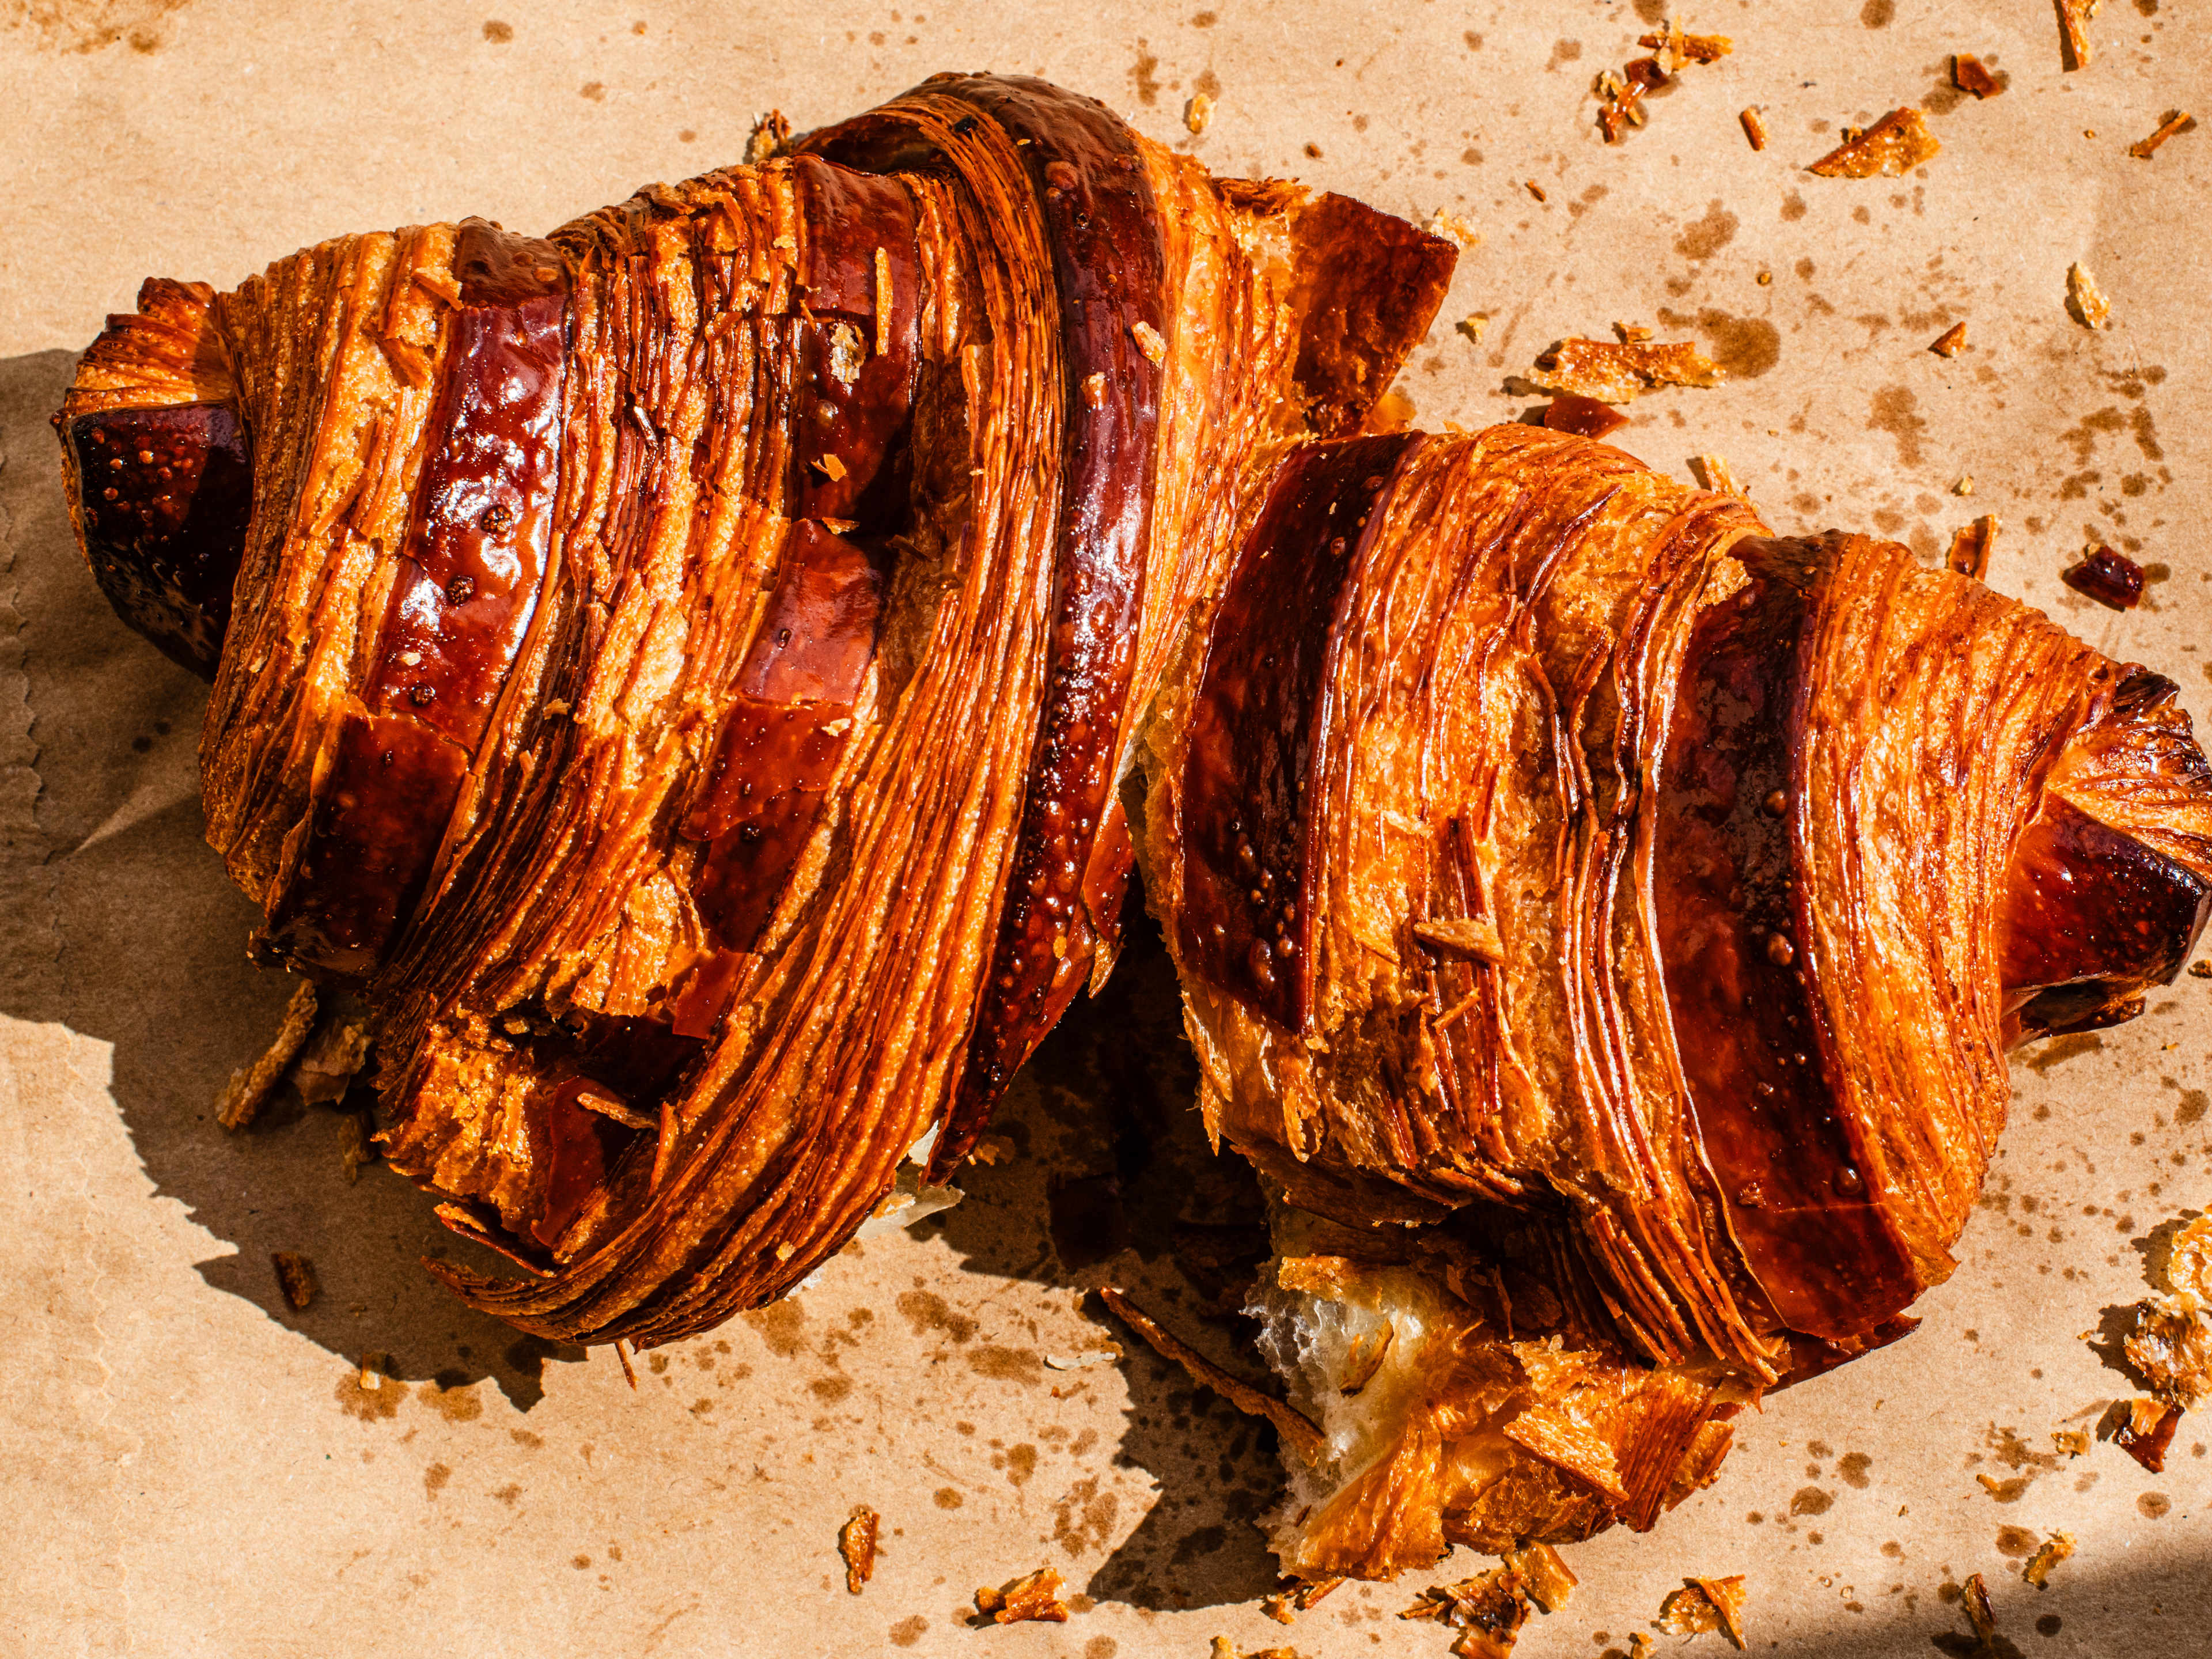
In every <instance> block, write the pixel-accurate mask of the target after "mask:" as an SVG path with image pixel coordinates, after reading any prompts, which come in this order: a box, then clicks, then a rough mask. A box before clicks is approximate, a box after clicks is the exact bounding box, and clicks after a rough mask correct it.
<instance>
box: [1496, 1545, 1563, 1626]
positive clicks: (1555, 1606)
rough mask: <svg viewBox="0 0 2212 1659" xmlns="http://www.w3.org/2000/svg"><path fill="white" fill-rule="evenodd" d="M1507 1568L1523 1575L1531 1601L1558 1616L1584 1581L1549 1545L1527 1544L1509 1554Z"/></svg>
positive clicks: (1523, 1584)
mask: <svg viewBox="0 0 2212 1659" xmlns="http://www.w3.org/2000/svg"><path fill="white" fill-rule="evenodd" d="M1505 1565H1508V1566H1510V1567H1511V1568H1512V1569H1513V1570H1514V1571H1516V1572H1517V1573H1519V1574H1520V1575H1521V1583H1522V1588H1523V1589H1526V1590H1527V1591H1528V1599H1529V1600H1530V1601H1534V1603H1535V1604H1536V1606H1537V1607H1538V1608H1539V1609H1541V1611H1543V1612H1545V1613H1557V1612H1558V1611H1559V1609H1560V1608H1561V1607H1565V1606H1566V1604H1567V1597H1568V1595H1570V1594H1571V1593H1572V1591H1573V1589H1574V1588H1575V1586H1576V1585H1577V1584H1578V1583H1581V1582H1582V1580H1580V1579H1579V1578H1577V1577H1575V1575H1574V1571H1573V1570H1572V1569H1571V1568H1570V1567H1569V1566H1568V1565H1567V1564H1566V1561H1565V1559H1564V1558H1563V1557H1562V1556H1561V1555H1560V1554H1559V1551H1557V1550H1555V1549H1553V1547H1551V1546H1550V1545H1549V1544H1526V1545H1523V1546H1522V1547H1521V1548H1519V1549H1517V1550H1511V1551H1509V1552H1508V1553H1506V1556H1505Z"/></svg>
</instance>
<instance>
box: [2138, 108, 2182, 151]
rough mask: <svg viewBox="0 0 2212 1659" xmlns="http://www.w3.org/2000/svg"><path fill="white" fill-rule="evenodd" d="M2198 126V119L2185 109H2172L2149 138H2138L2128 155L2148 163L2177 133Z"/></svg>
mask: <svg viewBox="0 0 2212 1659" xmlns="http://www.w3.org/2000/svg"><path fill="white" fill-rule="evenodd" d="M2195 125H2197V118H2196V117H2195V116H2193V115H2191V114H2190V112H2188V111H2187V110H2185V109H2170V110H2168V111H2166V119H2165V120H2163V121H2161V122H2160V124H2159V128H2158V131H2156V132H2154V133H2153V134H2151V136H2150V137H2148V138H2138V139H2137V140H2136V142H2135V143H2132V144H2130V145H2129V146H2128V154H2129V155H2132V156H2134V157H2135V158H2136V160H2137V161H2149V160H2150V158H2151V157H2152V156H2154V155H2157V154H2158V147H2159V146H2160V144H2162V143H2165V142H2166V140H2167V139H2169V138H2171V137H2173V135H2174V134H2175V133H2177V132H2186V131H2189V130H2190V129H2191V127H2193V126H2195Z"/></svg>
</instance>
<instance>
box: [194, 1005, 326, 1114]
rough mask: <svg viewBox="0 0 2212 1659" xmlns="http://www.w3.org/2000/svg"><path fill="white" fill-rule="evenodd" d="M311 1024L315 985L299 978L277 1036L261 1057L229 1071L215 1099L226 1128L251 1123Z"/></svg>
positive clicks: (301, 1046) (297, 1050)
mask: <svg viewBox="0 0 2212 1659" xmlns="http://www.w3.org/2000/svg"><path fill="white" fill-rule="evenodd" d="M314 1026H315V987H313V985H311V984H309V983H308V982H307V981H305V980H302V981H300V988H299V989H297V990H296V991H295V992H293V993H292V1000H291V1002H290V1003H289V1005H287V1006H286V1007H285V1010H284V1023H283V1024H282V1025H280V1026H278V1027H277V1029H276V1038H275V1039H274V1040H273V1041H272V1042H270V1045H269V1046H268V1048H265V1049H264V1050H263V1051H262V1054H261V1058H260V1059H258V1060H255V1061H254V1062H253V1064H252V1065H251V1066H240V1067H239V1068H238V1069H237V1070H236V1071H234V1072H233V1073H231V1074H230V1081H229V1082H228V1083H227V1084H225V1085H223V1091H222V1094H221V1095H220V1096H219V1097H217V1098H216V1103H215V1121H216V1122H218V1123H220V1124H222V1127H224V1128H226V1129H243V1128H245V1127H246V1126H247V1125H248V1124H250V1123H252V1121H253V1119H254V1115H255V1114H256V1113H258V1112H259V1111H260V1109H262V1107H263V1106H264V1104H266V1103H267V1102H268V1099H269V1097H270V1095H271V1094H273V1093H274V1092H275V1091H276V1085H277V1082H278V1080H279V1079H282V1078H283V1075H284V1073H285V1070H286V1069H287V1068H288V1067H289V1066H290V1065H291V1064H292V1061H293V1060H295V1058H296V1057H297V1056H298V1054H299V1052H300V1050H301V1048H303V1047H304V1046H305V1045H306V1043H307V1033H308V1032H310V1031H312V1030H313V1029H314Z"/></svg>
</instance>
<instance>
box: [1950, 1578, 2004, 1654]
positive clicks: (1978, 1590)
mask: <svg viewBox="0 0 2212 1659" xmlns="http://www.w3.org/2000/svg"><path fill="white" fill-rule="evenodd" d="M1960 1590H1961V1591H1962V1592H1963V1593H1962V1594H1961V1595H1960V1597H1959V1600H1960V1602H1961V1603H1963V1604H1964V1606H1965V1607H1966V1623H1967V1626H1969V1627H1970V1628H1971V1629H1972V1631H1973V1632H1974V1640H1975V1641H1976V1642H1977V1643H1978V1644H1980V1645H1979V1646H1978V1647H1977V1648H1976V1649H1975V1652H1976V1653H1977V1654H1980V1653H1984V1652H1987V1653H1988V1654H1990V1656H1991V1659H1994V1656H1995V1655H1996V1652H1997V1651H1998V1650H1997V1648H1996V1635H1997V1615H1996V1610H1995V1609H1994V1608H1992V1607H1990V1587H1989V1586H1988V1585H1987V1584H1985V1583H1983V1582H1982V1575H1981V1574H1979V1573H1975V1574H1974V1575H1973V1576H1972V1577H1970V1578H1968V1579H1967V1580H1966V1583H1964V1584H1962V1585H1961V1586H1960Z"/></svg>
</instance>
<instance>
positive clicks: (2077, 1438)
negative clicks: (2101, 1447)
mask: <svg viewBox="0 0 2212 1659" xmlns="http://www.w3.org/2000/svg"><path fill="white" fill-rule="evenodd" d="M2096 1443H2097V1437H2096V1436H2094V1435H2093V1434H2092V1433H2090V1432H2089V1431H2088V1430H2087V1429H2053V1430H2051V1444H2052V1445H2054V1446H2056V1447H2057V1448H2058V1449H2059V1450H2060V1451H2061V1452H2063V1454H2064V1455H2067V1456H2068V1457H2080V1456H2082V1455H2085V1454H2086V1453H2087V1451H2088V1449H2089V1448H2090V1447H2092V1446H2093V1445H2094V1444H2096Z"/></svg>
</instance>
